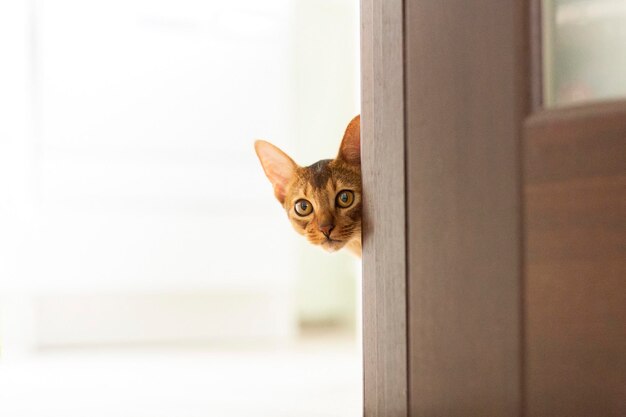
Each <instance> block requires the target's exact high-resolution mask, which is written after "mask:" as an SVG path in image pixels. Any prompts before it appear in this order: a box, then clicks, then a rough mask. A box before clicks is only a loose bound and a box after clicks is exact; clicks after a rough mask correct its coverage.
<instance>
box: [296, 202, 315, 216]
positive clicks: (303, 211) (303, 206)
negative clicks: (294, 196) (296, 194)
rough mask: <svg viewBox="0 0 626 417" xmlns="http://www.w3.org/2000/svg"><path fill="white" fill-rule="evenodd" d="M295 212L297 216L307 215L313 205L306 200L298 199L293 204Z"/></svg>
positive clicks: (311, 210)
mask: <svg viewBox="0 0 626 417" xmlns="http://www.w3.org/2000/svg"><path fill="white" fill-rule="evenodd" d="M294 208H295V210H296V214H297V215H298V216H302V217H304V216H308V215H309V214H311V213H312V212H313V206H312V205H311V203H309V202H308V201H307V200H298V201H296V205H295V207H294Z"/></svg>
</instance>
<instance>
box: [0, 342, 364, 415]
mask: <svg viewBox="0 0 626 417" xmlns="http://www.w3.org/2000/svg"><path fill="white" fill-rule="evenodd" d="M358 351H359V349H358V347H357V343H356V342H355V340H354V338H350V337H337V336H328V337H327V336H314V337H306V338H303V339H302V340H300V341H299V342H297V343H293V344H291V345H289V346H283V347H280V348H276V347H274V348H267V347H264V348H263V347H258V348H255V349H250V348H245V349H234V348H230V349H219V350H216V349H212V350H207V349H201V348H198V347H196V348H192V347H177V348H163V347H161V348H155V347H150V348H137V347H135V348H124V349H122V348H107V349H88V350H54V351H46V352H41V353H39V354H36V355H33V356H31V357H28V358H24V359H22V360H12V361H0V416H3V417H200V416H202V417H206V416H219V417H240V416H241V417H243V416H246V417H249V416H255V417H262V416H266V417H350V416H354V417H356V416H361V415H362V411H361V409H362V406H361V404H362V395H361V359H360V355H359V352H358Z"/></svg>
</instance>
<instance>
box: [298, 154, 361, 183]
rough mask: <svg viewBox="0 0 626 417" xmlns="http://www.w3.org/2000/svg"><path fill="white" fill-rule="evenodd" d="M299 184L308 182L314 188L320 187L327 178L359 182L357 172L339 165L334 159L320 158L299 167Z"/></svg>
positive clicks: (345, 181) (336, 180)
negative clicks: (310, 163) (306, 165)
mask: <svg viewBox="0 0 626 417" xmlns="http://www.w3.org/2000/svg"><path fill="white" fill-rule="evenodd" d="M299 177H300V181H299V182H300V185H301V186H304V185H305V184H310V185H311V186H312V187H313V188H314V189H322V188H324V187H325V186H326V184H328V181H329V180H331V179H332V180H333V181H335V182H341V183H343V184H347V185H350V186H356V183H358V182H359V176H358V173H356V172H353V171H352V170H350V169H348V168H347V167H343V166H341V164H339V163H338V162H337V161H336V160H333V159H322V160H321V161H317V162H316V163H314V164H312V165H309V166H308V167H304V168H301V169H300V172H299Z"/></svg>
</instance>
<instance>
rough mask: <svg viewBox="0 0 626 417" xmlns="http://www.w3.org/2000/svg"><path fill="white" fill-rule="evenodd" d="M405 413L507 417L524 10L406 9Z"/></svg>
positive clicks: (516, 400) (515, 404)
mask: <svg viewBox="0 0 626 417" xmlns="http://www.w3.org/2000/svg"><path fill="white" fill-rule="evenodd" d="M406 6H407V9H406V84H407V85H406V106H407V107H406V108H407V110H406V114H407V131H406V135H407V144H406V145H407V178H406V181H407V193H408V208H407V222H408V223H407V224H408V240H407V245H408V261H407V262H408V290H409V304H408V320H409V387H410V400H409V402H410V415H411V416H447V417H452V416H459V417H468V416H480V417H485V416H519V415H520V412H521V411H520V410H521V408H520V407H521V340H520V336H521V306H520V304H521V300H520V282H521V232H520V220H521V202H520V186H521V185H520V163H521V161H520V154H519V144H520V140H521V138H520V136H521V125H522V121H523V119H524V116H525V115H526V114H527V113H528V111H529V107H530V86H529V83H528V79H529V76H528V72H529V70H528V66H529V64H528V62H529V59H528V57H527V55H526V54H527V51H526V48H525V47H524V45H526V43H527V42H526V40H525V39H527V38H526V33H527V31H526V28H525V25H526V21H527V11H528V9H527V8H526V5H525V2H518V1H516V0H486V1H480V2H470V3H468V4H464V6H463V7H457V6H451V5H450V4H449V2H436V1H431V2H421V1H407V2H406Z"/></svg>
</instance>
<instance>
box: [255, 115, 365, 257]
mask: <svg viewBox="0 0 626 417" xmlns="http://www.w3.org/2000/svg"><path fill="white" fill-rule="evenodd" d="M360 131H361V126H360V117H359V116H356V117H355V118H354V119H352V121H351V122H350V124H349V125H348V127H347V129H346V132H345V134H344V136H343V140H342V141H341V146H340V147H339V153H338V155H337V157H336V158H335V159H323V160H321V161H318V162H316V163H314V164H313V165H310V166H308V167H301V166H299V165H297V164H296V163H295V162H294V161H293V160H292V159H291V158H290V157H289V156H288V155H287V154H286V153H284V152H283V151H281V150H280V149H278V148H277V147H276V146H274V145H272V144H271V143H269V142H265V141H262V140H259V141H256V142H255V144H254V148H255V150H256V153H257V155H258V157H259V160H260V161H261V165H263V170H264V171H265V175H266V176H267V178H268V179H269V180H270V182H271V183H272V186H273V187H274V195H275V196H276V199H278V201H279V202H280V203H281V204H282V206H283V207H284V209H285V210H286V211H287V215H288V216H289V220H290V221H291V224H292V225H293V227H294V229H295V230H296V231H297V232H298V233H300V234H302V235H304V236H306V238H307V239H308V240H309V242H311V243H313V244H314V245H321V246H322V247H323V248H324V249H326V250H327V251H330V252H334V251H336V250H339V249H341V248H342V247H343V246H344V245H346V244H347V243H348V242H350V241H353V240H355V239H358V240H359V244H360V239H361V134H360Z"/></svg>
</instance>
